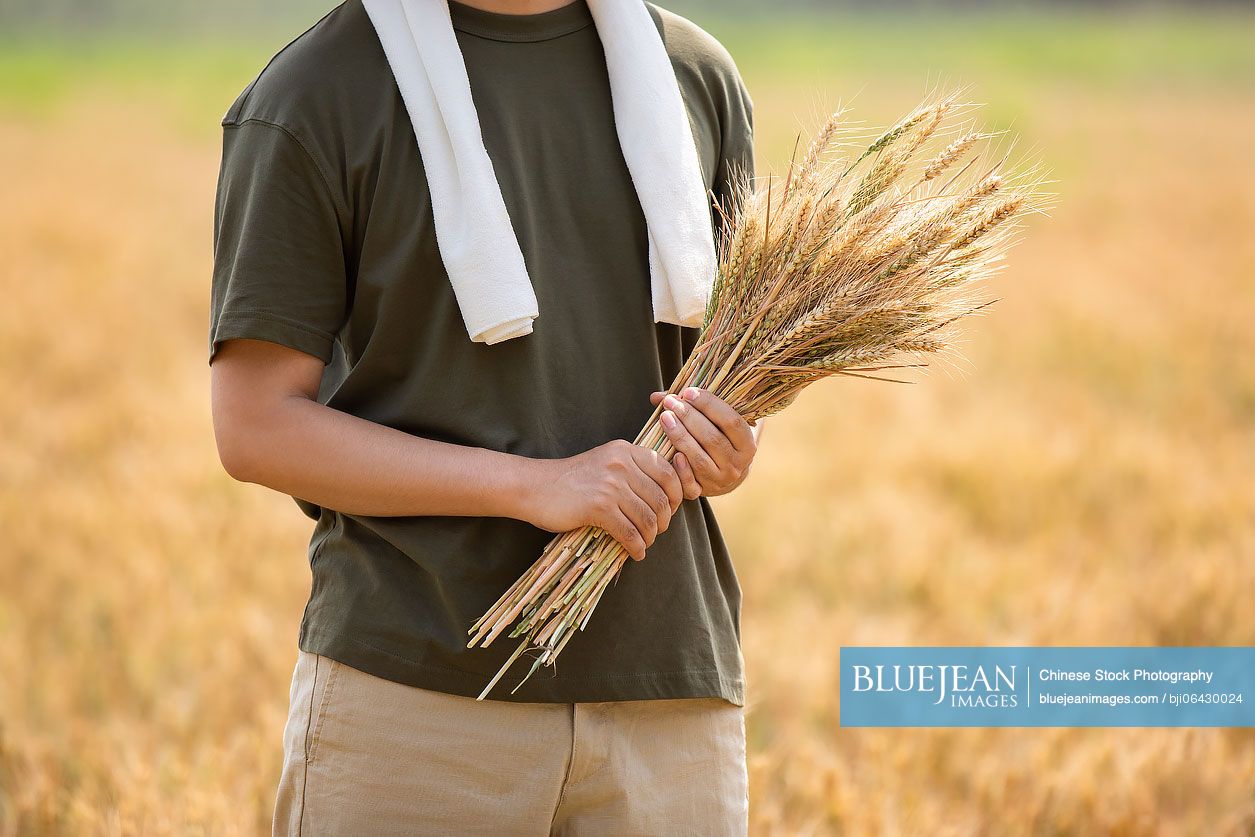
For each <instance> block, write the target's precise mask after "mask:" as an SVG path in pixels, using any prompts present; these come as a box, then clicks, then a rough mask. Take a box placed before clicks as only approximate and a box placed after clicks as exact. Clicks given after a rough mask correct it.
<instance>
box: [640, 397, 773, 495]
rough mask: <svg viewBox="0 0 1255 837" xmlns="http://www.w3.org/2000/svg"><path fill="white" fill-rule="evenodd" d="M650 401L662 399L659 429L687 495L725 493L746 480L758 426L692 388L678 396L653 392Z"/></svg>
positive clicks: (721, 401) (656, 401)
mask: <svg viewBox="0 0 1255 837" xmlns="http://www.w3.org/2000/svg"><path fill="white" fill-rule="evenodd" d="M649 400H650V401H651V402H652V403H653V404H655V405H656V404H658V403H659V402H662V406H663V408H664V410H663V413H662V417H661V421H662V429H663V430H664V431H665V432H666V434H667V436H668V438H670V439H671V444H672V445H674V446H675V449H676V454H675V456H674V457H672V460H671V464H672V465H673V466H674V467H675V471H676V473H677V474H679V476H680V483H681V484H682V485H683V486H684V496H685V497H686V498H687V499H689V500H693V499H696V498H697V497H701V496H703V495H705V496H707V497H717V496H719V495H720V494H727V493H728V492H729V491H731V490H732V489H734V488H736V487H737V486H738V485H740V484H741V483H742V482H744V481H745V477H746V476H748V474H749V469H750V464H751V463H752V462H753V461H754V454H755V453H756V452H757V450H758V432H757V430H758V427H757V426H755V427H751V426H750V424H749V423H748V422H746V421H745V419H743V418H741V416H740V414H739V413H737V411H736V410H734V409H732V407H731V406H729V405H728V403H727V402H726V401H724V400H722V399H721V398H718V397H716V396H715V395H713V394H712V393H710V392H709V391H707V390H704V389H698V388H696V387H686V388H685V389H683V390H681V392H680V397H679V398H676V397H675V396H674V395H668V394H667V393H665V392H655V393H654V394H653V395H651V396H650V397H649Z"/></svg>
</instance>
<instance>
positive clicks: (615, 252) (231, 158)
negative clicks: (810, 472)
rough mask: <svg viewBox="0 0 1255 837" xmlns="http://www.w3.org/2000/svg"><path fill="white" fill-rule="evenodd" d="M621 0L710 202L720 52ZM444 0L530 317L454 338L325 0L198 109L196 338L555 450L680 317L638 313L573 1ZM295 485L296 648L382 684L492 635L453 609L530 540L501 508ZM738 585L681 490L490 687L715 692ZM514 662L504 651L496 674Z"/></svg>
mask: <svg viewBox="0 0 1255 837" xmlns="http://www.w3.org/2000/svg"><path fill="white" fill-rule="evenodd" d="M649 8H650V11H651V14H653V16H654V18H655V21H656V23H657V24H658V26H659V27H660V31H661V32H662V35H663V39H664V41H665V43H666V48H667V51H668V53H669V55H670V57H671V60H672V63H673V65H674V68H675V72H676V76H677V78H678V80H679V84H680V89H681V92H682V95H683V99H684V102H685V104H686V106H687V108H688V111H689V115H690V118H691V122H692V125H693V134H694V138H695V141H696V144H697V146H698V151H699V157H700V159H701V163H702V167H703V170H704V174H705V177H706V181H707V184H708V185H709V187H710V189H711V190H712V192H713V194H714V196H715V198H716V199H717V200H727V199H728V198H729V182H730V179H731V177H732V176H733V172H734V171H735V170H737V169H743V170H746V171H748V170H750V168H751V166H752V158H751V104H750V99H749V97H748V95H747V94H746V91H745V88H744V86H743V85H742V83H741V80H740V78H739V76H738V74H737V71H736V68H735V66H734V65H733V63H732V60H731V58H730V57H729V56H728V54H727V52H726V51H725V50H724V49H723V47H721V46H720V45H719V44H718V43H717V42H716V41H715V40H714V39H713V38H711V37H710V36H709V35H708V34H706V33H705V32H703V31H702V30H701V29H699V28H698V27H697V26H695V25H694V24H692V23H690V22H689V21H687V20H684V19H683V18H681V17H678V16H676V15H674V14H671V13H669V12H667V11H664V10H661V9H657V8H655V7H652V6H650V7H649ZM451 9H452V16H453V23H454V27H455V29H456V34H457V39H458V43H459V44H460V46H461V48H462V53H463V55H464V56H465V60H466V67H467V72H468V75H469V77H470V83H471V90H472V95H473V97H474V100H475V104H476V107H477V109H478V112H479V117H480V122H481V124H482V128H483V136H484V142H485V145H486V146H487V149H488V153H489V156H490V158H491V159H492V162H493V166H494V168H495V170H496V173H497V177H498V179H499V181H500V183H501V188H502V192H503V194H504V197H505V203H506V207H507V209H508V211H509V214H510V219H511V222H512V224H513V227H514V230H515V232H516V233H517V235H518V239H519V243H520V245H521V246H522V250H523V255H524V259H525V261H526V264H527V269H528V273H529V275H530V277H531V281H532V284H533V287H534V289H535V293H536V297H537V301H538V303H539V310H540V316H539V318H538V319H537V320H536V322H535V330H534V331H533V333H532V334H530V335H527V336H525V337H520V338H516V339H512V340H507V341H505V342H503V343H499V344H497V345H493V346H488V345H484V344H481V343H474V342H472V341H471V340H470V338H469V337H468V336H467V333H466V328H465V326H464V324H463V321H462V317H461V314H460V312H459V309H458V306H457V302H456V300H455V298H454V294H453V289H452V286H451V285H450V282H449V278H448V275H447V274H446V273H445V270H444V267H443V265H442V263H441V259H440V251H439V249H438V248H437V245H436V236H435V228H434V226H433V223H432V207H431V199H430V196H429V193H428V189H427V184H426V181H425V179H424V175H423V166H422V159H421V157H420V154H419V150H418V146H417V143H416V141H415V138H414V132H413V128H412V125H411V123H410V120H409V117H408V115H407V113H406V110H405V107H404V104H403V102H402V100H401V96H400V93H399V92H398V90H397V88H396V84H395V81H394V79H393V76H392V73H391V71H390V70H389V68H388V64H387V62H386V59H385V58H384V54H383V50H382V48H381V46H380V44H379V40H378V36H377V35H376V33H375V31H374V29H373V28H372V25H371V23H370V20H369V18H368V17H367V15H366V12H365V10H364V9H363V7H362V4H361V2H360V0H348V2H346V3H343V4H342V5H340V6H338V7H337V8H335V9H334V10H333V11H332V12H330V13H329V14H328V15H327V16H326V17H325V18H323V19H322V20H321V21H320V22H318V23H317V24H316V25H315V26H314V27H313V28H312V29H310V30H309V31H308V32H306V33H305V34H303V35H302V36H300V37H299V38H297V39H296V40H295V41H294V42H293V43H291V44H289V45H288V46H287V47H286V48H284V49H283V50H282V51H281V52H280V53H279V54H278V55H277V56H275V58H274V59H272V60H271V62H270V63H269V65H267V67H266V68H265V69H264V70H263V71H262V73H261V74H260V76H259V77H258V78H257V79H256V80H255V81H254V82H253V83H252V84H251V85H249V87H248V88H247V89H246V90H245V91H244V92H243V93H242V94H241V95H240V97H239V99H238V100H237V101H236V102H235V103H234V104H233V105H232V106H231V108H230V110H229V111H228V113H227V115H226V117H225V118H224V119H223V123H222V124H223V129H224V138H223V146H224V149H223V159H222V169H221V174H220V179H219V184H218V193H217V202H216V216H215V234H214V239H215V252H214V256H215V259H214V273H213V288H212V297H213V301H212V313H211V323H210V360H211V362H212V360H213V355H214V352H216V351H217V349H218V347H219V346H220V344H221V343H222V341H224V340H230V339H232V338H252V339H259V340H267V341H272V342H275V343H280V344H283V345H285V346H289V347H292V348H294V349H298V350H300V351H302V352H306V353H309V354H311V355H314V356H316V357H318V358H321V359H322V360H323V361H324V362H325V363H327V364H328V365H327V367H326V369H325V370H324V375H323V381H322V387H321V389H320V393H319V396H318V397H319V401H321V402H323V403H325V404H327V405H329V406H331V407H333V408H335V409H337V410H341V411H344V412H347V413H351V414H353V415H355V416H360V417H362V418H365V419H368V420H370V421H374V422H377V423H380V424H384V425H387V426H389V427H393V428H397V429H400V430H403V431H405V432H407V433H411V434H414V435H416V436H422V437H427V438H431V439H439V440H442V441H445V442H451V443H455V444H459V445H470V446H475V447H482V448H490V449H493V450H498V451H506V452H509V453H513V454H519V455H522V456H528V457H535V458H559V457H566V456H571V455H574V454H577V453H580V452H583V451H586V450H589V449H590V448H593V447H596V446H597V445H600V444H603V443H604V442H607V441H610V440H612V439H629V440H630V439H633V438H635V436H636V433H637V431H638V430H639V429H640V427H641V424H642V423H643V422H644V421H645V419H646V418H647V417H648V416H649V414H650V412H651V411H652V407H651V405H650V403H649V394H650V392H652V391H654V390H659V389H665V388H666V387H667V386H668V385H669V384H670V382H671V380H672V377H673V376H674V375H675V373H676V372H677V371H678V370H679V368H680V366H681V365H682V363H683V361H684V359H685V356H686V353H687V352H688V351H689V350H690V349H691V348H692V346H693V345H694V342H695V338H696V330H695V329H688V328H681V327H678V326H674V325H667V324H657V323H655V322H654V321H653V317H652V309H651V303H650V275H649V266H648V249H647V238H646V226H645V219H644V216H643V214H642V212H641V208H640V205H639V203H638V201H637V197H636V193H635V190H634V189H633V186H632V181H631V178H630V176H629V174H628V170H627V166H626V164H625V163H624V160H623V156H622V152H621V151H620V148H619V142H618V137H617V134H616V132H615V125H614V117H613V113H612V109H611V100H610V86H609V81H608V78H607V74H606V67H605V58H604V55H603V53H602V47H601V41H600V40H599V38H598V35H597V30H596V28H595V27H594V25H593V21H592V17H591V15H590V13H589V11H588V8H587V6H586V5H585V3H584V0H577V2H575V3H573V4H571V5H569V6H565V7H563V8H560V9H557V10H555V11H552V12H547V13H544V14H536V15H523V16H515V15H501V14H494V13H489V12H484V11H480V10H476V9H473V8H471V7H469V6H464V5H461V4H458V3H452V4H451ZM714 217H715V216H714V215H713V213H712V223H714ZM297 502H298V504H299V505H300V506H301V508H302V509H303V510H304V511H305V512H306V513H307V514H309V515H310V516H311V517H312V518H314V519H315V520H316V521H317V524H316V525H315V527H314V531H313V536H312V538H311V541H310V548H309V560H310V564H311V568H312V572H313V585H312V590H311V594H310V599H309V603H308V605H307V607H306V610H305V614H304V618H303V620H302V624H301V631H300V647H301V648H303V649H304V650H306V651H311V652H316V653H319V654H323V655H326V656H328V657H331V658H333V659H336V660H339V661H340V662H342V663H345V664H346V665H349V666H352V667H354V668H358V669H360V670H362V671H366V672H368V673H371V674H374V675H376V676H379V677H383V678H387V679H389V680H393V681H396V682H399V683H405V684H409V685H412V686H418V687H422V688H427V689H435V690H438V691H443V692H448V693H452V694H458V695H475V694H478V693H479V692H480V690H481V689H482V688H483V687H484V686H485V685H486V684H487V682H488V680H489V679H490V678H491V676H492V675H493V674H494V673H495V672H496V670H497V669H498V667H499V666H500V665H501V663H502V662H503V661H504V660H505V658H506V657H507V656H508V655H509V654H510V652H511V651H512V650H513V649H514V641H513V640H509V639H500V640H498V641H497V642H496V643H494V645H493V646H492V647H490V648H488V649H476V650H468V649H467V647H466V641H467V633H466V631H467V628H468V627H469V626H470V625H471V623H472V622H473V621H474V620H475V619H476V618H478V617H479V616H480V615H481V614H482V613H483V612H484V610H485V609H486V608H487V607H488V606H489V605H491V604H492V603H493V602H494V601H496V599H497V598H498V597H499V596H500V595H501V593H502V592H504V591H505V589H506V588H507V587H508V586H509V585H510V584H511V583H513V582H514V580H515V579H517V578H518V576H519V574H520V573H521V572H523V570H524V569H526V568H527V567H528V566H529V565H530V564H531V563H532V562H533V561H535V560H536V558H537V557H538V556H539V555H540V553H541V549H542V548H543V547H544V545H545V544H546V543H547V542H548V541H549V539H550V538H551V537H553V536H552V535H551V534H550V533H548V532H545V531H542V530H540V529H538V528H535V527H533V526H531V525H529V524H527V523H524V522H522V521H518V520H511V519H505V518H487V517H442V516H440V517H436V516H421V517H419V516H415V517H372V516H367V515H360V514H346V513H344V512H341V511H338V510H335V509H330V508H320V507H318V506H315V505H314V504H312V503H310V502H307V501H305V500H302V499H299V498H297ZM260 557H261V556H259V558H260ZM740 601H741V596H740V589H739V587H738V584H737V579H736V575H735V573H734V571H733V567H732V562H731V560H730V558H729V555H728V551H727V548H726V547H725V545H724V541H723V538H722V537H721V535H720V532H719V527H718V525H717V523H716V521H715V518H714V515H713V514H712V512H711V508H710V505H709V503H708V501H707V500H706V499H705V498H701V499H699V500H695V501H685V502H684V503H683V505H682V506H681V509H680V511H679V512H677V514H676V516H675V518H674V519H673V521H672V523H671V527H670V528H669V529H668V530H667V531H666V532H665V533H664V534H663V535H661V536H660V537H659V538H658V539H657V541H656V542H655V543H654V544H653V546H652V547H650V549H649V551H648V557H647V559H646V560H645V561H643V562H640V563H635V562H631V563H629V565H628V566H627V567H626V568H625V569H624V571H623V573H622V576H621V577H620V579H619V581H618V583H617V585H616V586H613V587H611V588H610V589H609V590H608V592H607V593H606V595H605V598H604V599H603V600H602V602H601V605H600V606H599V608H598V610H597V612H596V613H595V614H594V615H593V618H592V619H591V620H590V622H589V624H588V627H587V629H586V630H585V631H584V633H583V635H581V636H577V637H575V638H574V639H573V640H572V641H571V643H570V644H569V645H568V646H567V647H566V650H565V651H564V652H563V655H562V657H561V659H560V660H559V661H558V665H557V668H556V671H555V670H554V669H550V668H544V669H541V670H540V671H538V672H537V673H536V674H535V675H534V676H533V677H532V678H531V680H530V681H528V683H527V684H526V685H525V686H523V688H521V689H520V690H519V691H518V692H517V694H513V695H511V694H510V693H509V688H507V687H499V688H498V689H497V690H496V693H495V694H494V697H498V698H503V699H512V700H519V701H545V702H564V703H565V702H576V701H607V700H635V699H650V698H684V697H721V698H725V699H727V700H729V701H732V702H733V703H737V704H740V703H742V702H743V696H744V687H743V677H742V660H741V653H740V644H739V613H740ZM525 671H526V666H525V664H523V663H520V664H518V665H517V670H516V671H514V672H512V674H511V675H508V676H507V679H506V680H505V681H503V686H508V687H512V686H513V685H514V683H516V682H517V680H518V679H519V677H521V675H522V674H523V673H524V672H525Z"/></svg>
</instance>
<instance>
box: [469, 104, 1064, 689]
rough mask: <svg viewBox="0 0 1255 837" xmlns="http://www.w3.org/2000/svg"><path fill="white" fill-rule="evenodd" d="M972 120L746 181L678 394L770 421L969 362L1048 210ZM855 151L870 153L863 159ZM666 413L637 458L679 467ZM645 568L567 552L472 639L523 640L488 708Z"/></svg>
mask: <svg viewBox="0 0 1255 837" xmlns="http://www.w3.org/2000/svg"><path fill="white" fill-rule="evenodd" d="M970 108H971V106H970V105H964V104H961V103H960V102H959V99H958V94H950V95H946V96H942V97H936V98H933V99H930V100H929V101H927V102H925V104H923V105H922V106H920V107H919V108H916V109H915V110H914V111H912V112H911V113H910V114H908V115H907V116H906V117H905V118H903V119H902V120H901V121H899V122H898V123H897V124H896V125H894V126H893V127H892V128H890V129H889V130H887V131H885V132H884V133H882V134H880V135H879V136H877V137H876V138H875V139H874V141H872V142H871V143H870V144H869V145H862V144H860V143H859V142H858V141H857V137H858V132H857V131H856V130H854V129H851V128H849V127H847V126H846V124H845V123H844V121H843V114H844V112H843V111H838V112H837V113H835V114H833V116H832V117H831V118H829V120H828V121H827V122H826V123H825V124H824V126H823V127H822V129H821V130H820V131H819V132H818V133H817V134H816V136H815V138H814V140H813V141H812V142H811V143H810V146H809V147H808V149H807V150H806V152H805V154H804V155H803V156H802V157H801V159H797V158H796V155H795V159H794V161H793V162H792V163H791V164H790V166H789V170H788V173H787V175H786V176H785V177H784V178H783V180H782V181H777V182H773V181H772V180H771V179H766V180H765V182H763V183H760V184H757V185H755V184H752V183H748V182H746V183H744V184H743V185H742V187H741V188H740V190H739V195H738V200H737V201H735V202H734V205H733V207H732V208H730V209H729V211H728V213H727V216H726V217H725V221H726V222H727V225H726V230H727V235H725V236H724V237H723V238H722V239H721V246H720V253H719V272H718V275H717V276H716V277H715V280H714V284H713V288H712V292H711V297H710V304H709V306H708V308H707V311H706V318H705V324H704V325H703V329H702V334H701V337H700V339H699V341H698V344H697V346H696V347H695V348H694V350H693V352H692V353H691V354H690V356H689V358H688V360H687V362H686V363H685V365H684V367H683V368H682V369H681V370H680V372H679V374H678V375H676V378H675V381H674V382H673V383H672V385H671V388H670V390H669V391H670V392H672V393H679V392H680V391H681V390H682V389H684V388H685V387H690V386H692V387H701V388H704V389H707V390H709V391H711V392H713V393H714V394H715V395H717V396H719V397H720V398H722V399H724V400H725V401H727V402H728V403H729V404H730V405H731V406H732V407H733V408H735V409H736V410H737V411H738V412H739V413H740V414H741V415H742V416H744V417H745V419H746V420H747V421H749V422H751V423H752V422H755V421H757V420H758V419H760V418H763V417H765V416H769V415H771V414H773V413H776V412H779V411H780V410H782V409H784V408H785V407H787V406H788V405H789V404H790V403H791V402H792V401H793V399H794V398H796V397H797V395H798V393H799V392H800V391H801V390H802V389H803V388H804V387H806V386H807V385H809V384H811V383H813V382H815V381H817V380H819V379H820V378H824V377H827V376H830V375H847V376H856V377H872V378H877V379H880V380H892V379H886V378H883V377H882V376H880V375H877V374H876V373H877V372H881V371H884V370H888V369H901V368H906V367H914V366H923V365H925V364H924V363H923V362H922V358H923V357H924V356H929V355H937V354H938V353H943V352H949V351H951V350H952V349H953V340H954V337H955V332H954V326H955V324H956V322H957V321H958V320H960V319H961V318H963V317H965V316H967V315H969V314H972V313H974V312H976V311H978V310H979V309H981V308H983V307H984V306H985V305H988V304H989V302H988V301H985V300H982V299H980V298H979V297H978V296H977V293H976V291H977V288H978V286H979V283H980V282H981V281H982V280H985V279H987V278H988V277H989V276H990V275H991V274H992V273H994V272H995V271H996V270H997V268H998V266H999V264H1000V262H1001V260H1002V258H1003V256H1004V254H1005V252H1006V251H1007V249H1008V248H1009V246H1010V244H1011V241H1012V239H1013V233H1014V230H1015V228H1016V223H1015V222H1016V220H1017V219H1018V218H1019V217H1020V216H1022V215H1023V214H1024V213H1025V212H1026V211H1028V210H1030V209H1033V208H1036V207H1037V206H1039V205H1040V197H1039V192H1038V189H1037V187H1038V186H1039V185H1040V182H1041V181H1040V178H1039V177H1037V176H1036V174H1035V173H1034V171H1033V170H1032V169H1028V170H1023V171H1021V172H1020V173H1019V174H1018V175H1014V176H1012V175H1008V174H1006V173H1004V171H1003V169H1004V167H1005V165H1006V160H1007V158H1006V155H1000V154H999V153H998V152H997V151H996V150H995V149H994V148H993V145H992V143H990V142H989V141H990V140H991V139H992V138H993V135H992V134H988V133H983V132H981V131H978V130H975V129H971V128H965V127H963V126H961V125H960V124H959V123H960V120H961V119H962V118H963V115H964V113H965V112H966V111H968V110H970ZM947 140H949V141H948V142H947ZM851 147H854V148H858V147H862V151H861V152H858V154H857V157H854V158H853V159H851V156H852V155H849V154H847V153H846V150H847V149H849V148H851ZM930 149H935V151H934V152H932V153H930ZM661 412H662V407H661V406H659V407H658V408H657V409H655V410H654V413H653V415H652V416H650V418H649V420H648V421H647V422H646V424H645V427H644V429H643V430H642V431H641V433H640V435H639V436H637V438H636V444H638V445H643V446H645V447H648V448H651V449H653V450H656V451H658V452H659V453H660V454H662V455H663V456H664V457H666V458H667V459H670V458H671V456H672V455H673V454H674V452H675V451H674V449H673V448H672V446H671V443H670V441H669V440H668V438H667V435H666V433H665V432H664V431H663V429H662V427H661V426H660V423H659V416H660V415H661ZM627 557H628V555H627V552H626V551H625V550H624V549H623V547H622V546H621V545H620V544H619V543H618V542H617V541H615V540H614V539H613V538H611V537H609V536H608V535H606V534H605V533H604V532H603V531H602V530H601V529H598V528H595V527H584V528H582V529H577V530H575V531H571V532H566V533H565V534H562V535H559V536H557V537H556V538H554V539H553V540H552V541H551V542H550V543H549V545H548V546H547V547H546V548H545V551H544V553H543V554H542V555H541V557H540V559H539V560H538V561H537V562H536V563H535V564H534V565H533V566H532V567H531V568H530V569H529V570H527V572H525V573H524V574H523V575H522V577H521V578H519V580H518V581H517V582H516V583H515V584H514V585H513V586H512V587H510V589H509V590H507V591H506V593H505V594H504V595H503V596H502V597H501V598H500V599H499V600H498V601H497V603H496V604H494V605H493V606H492V607H491V608H490V609H489V610H488V612H487V613H485V614H484V615H483V616H482V617H481V618H480V619H479V620H478V621H477V622H476V623H475V624H474V625H473V626H472V627H471V629H470V631H469V633H470V634H471V640H470V643H469V647H476V646H481V647H482V646H487V645H488V644H490V643H491V642H492V641H493V640H495V639H496V638H497V637H498V636H500V635H501V634H502V633H503V632H504V631H505V630H506V629H507V628H509V627H510V625H512V624H513V625H514V627H513V629H512V630H511V631H510V633H509V636H510V637H514V638H518V637H522V638H523V641H522V642H521V644H520V645H519V647H518V649H517V650H516V651H515V652H514V653H513V654H512V655H511V656H510V658H509V660H508V661H507V662H506V664H505V665H504V666H503V667H502V668H501V670H500V671H499V672H498V673H497V675H496V676H495V677H494V678H493V679H492V681H491V682H490V683H489V684H488V686H487V687H486V688H485V689H484V691H483V693H482V694H481V695H480V698H481V699H482V698H484V697H485V696H486V695H487V694H488V693H489V692H490V691H491V690H492V689H493V687H494V686H496V684H497V683H498V682H499V681H500V679H501V677H502V676H503V675H504V674H505V673H506V671H507V670H508V669H509V668H510V666H511V665H513V663H514V662H515V661H516V660H518V658H519V657H520V656H522V655H523V654H524V653H525V652H527V651H528V650H529V649H531V650H534V651H535V652H537V653H536V659H535V662H534V663H533V665H532V667H531V670H530V671H529V672H528V673H527V675H526V676H525V677H524V678H523V680H524V681H525V680H526V679H527V677H530V676H531V674H532V673H534V672H535V671H536V670H537V669H538V668H539V667H540V666H541V665H552V664H553V663H554V661H555V660H556V659H557V657H558V654H559V653H561V651H562V649H563V647H565V645H566V644H567V643H568V642H569V641H570V640H571V637H573V636H574V635H575V634H576V632H577V630H578V629H583V627H584V626H585V625H586V624H587V623H588V620H589V617H591V616H592V613H593V609H594V608H596V606H597V602H598V601H599V600H600V599H601V596H602V594H603V593H604V592H605V590H606V588H607V586H608V585H609V584H610V582H611V581H612V580H613V579H614V578H616V577H617V575H618V573H619V572H620V570H621V569H622V568H623V565H624V563H625V561H626V560H627ZM520 685H521V683H520ZM516 688H517V687H516Z"/></svg>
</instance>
